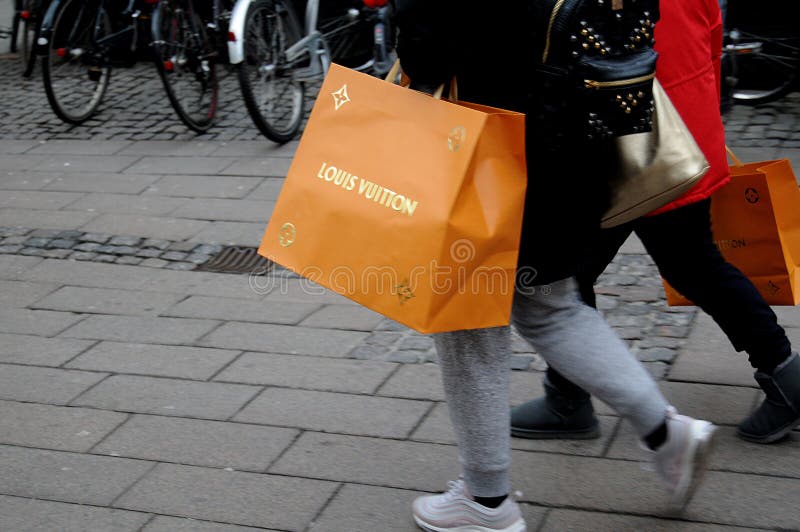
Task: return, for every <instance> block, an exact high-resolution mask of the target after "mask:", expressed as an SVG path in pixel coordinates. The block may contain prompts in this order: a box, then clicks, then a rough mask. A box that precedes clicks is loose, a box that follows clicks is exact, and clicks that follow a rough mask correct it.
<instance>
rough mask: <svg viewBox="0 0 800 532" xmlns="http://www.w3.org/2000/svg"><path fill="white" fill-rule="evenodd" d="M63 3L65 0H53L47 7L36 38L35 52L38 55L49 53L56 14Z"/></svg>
mask: <svg viewBox="0 0 800 532" xmlns="http://www.w3.org/2000/svg"><path fill="white" fill-rule="evenodd" d="M63 3H64V0H53V1H52V2H50V5H49V6H48V7H47V11H46V12H45V14H44V17H43V18H42V23H41V25H40V26H39V38H38V39H36V44H35V45H34V53H35V54H36V55H47V45H48V44H50V36H51V35H52V33H53V25H54V24H55V23H56V16H57V14H58V11H59V9H60V8H61V4H63Z"/></svg>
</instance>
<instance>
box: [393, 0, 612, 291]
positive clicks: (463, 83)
mask: <svg viewBox="0 0 800 532" xmlns="http://www.w3.org/2000/svg"><path fill="white" fill-rule="evenodd" d="M532 7H535V6H532V0H529V1H525V2H523V1H520V0H509V1H507V2H497V3H494V2H475V1H474V0H467V1H455V0H395V10H396V24H397V27H398V30H399V39H398V48H397V52H398V55H399V57H400V62H401V64H402V67H403V70H404V72H406V74H408V76H409V77H410V78H411V79H412V81H414V82H415V83H416V84H418V85H422V86H437V85H439V84H441V83H442V82H444V81H445V80H448V79H451V78H452V76H456V78H457V79H458V89H459V98H460V99H462V100H464V101H470V102H474V103H480V104H484V105H490V106H494V107H502V108H505V109H510V110H514V111H520V112H523V113H526V124H527V126H526V127H527V133H526V146H527V149H526V153H527V159H528V192H527V197H526V207H525V217H524V222H523V230H522V242H521V245H520V258H519V263H520V266H528V267H530V268H533V269H534V270H535V271H536V272H537V275H536V277H535V279H534V284H547V283H550V282H553V281H557V280H560V279H564V278H566V277H570V276H573V275H574V274H575V273H576V271H577V268H578V265H579V263H580V261H581V260H582V259H583V258H584V257H585V256H586V254H587V252H588V247H589V245H590V244H591V242H592V241H593V240H594V239H595V238H596V236H597V232H598V231H599V225H600V218H601V215H602V213H604V212H605V211H606V209H607V208H608V205H609V189H608V185H607V183H608V178H607V176H606V175H604V172H606V171H607V170H608V169H609V168H610V166H611V164H610V162H611V156H612V154H613V152H612V151H611V150H612V146H611V145H610V144H599V145H598V144H594V145H589V144H585V143H582V142H580V141H579V140H576V141H574V142H571V143H570V144H568V145H567V146H563V145H562V146H560V147H559V148H554V147H552V146H549V145H548V146H549V147H547V148H545V147H544V146H545V145H546V144H547V143H546V141H547V140H548V139H547V137H548V135H547V133H545V131H546V130H547V128H545V127H543V125H544V124H542V123H541V122H540V121H539V116H540V115H539V112H538V109H539V105H540V102H541V94H542V93H541V88H540V87H536V86H535V84H534V83H533V81H532V80H533V79H534V78H533V75H532V74H533V69H532V68H531V65H532V64H533V61H534V60H533V54H534V51H535V49H536V44H537V43H538V42H539V40H543V35H541V34H540V33H541V32H536V31H534V30H532V28H534V27H535V25H534V24H533V23H532V16H533V13H532V12H531V9H532Z"/></svg>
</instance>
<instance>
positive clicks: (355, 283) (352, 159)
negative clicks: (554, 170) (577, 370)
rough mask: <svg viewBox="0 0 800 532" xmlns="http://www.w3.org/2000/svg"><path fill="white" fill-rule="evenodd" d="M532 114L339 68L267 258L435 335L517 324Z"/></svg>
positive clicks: (283, 199) (269, 238) (300, 151)
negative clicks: (527, 131) (446, 97)
mask: <svg viewBox="0 0 800 532" xmlns="http://www.w3.org/2000/svg"><path fill="white" fill-rule="evenodd" d="M525 185H526V169H525V146H524V117H523V115H522V114H519V113H514V112H510V111H504V110H501V109H494V108H490V107H484V106H480V105H474V104H469V103H463V102H458V103H452V102H448V101H443V100H438V99H435V98H432V97H430V96H427V95H425V94H422V93H419V92H416V91H412V90H409V89H406V88H403V87H400V86H398V85H394V84H392V83H388V82H386V81H383V80H380V79H377V78H374V77H371V76H367V75H365V74H360V73H358V72H355V71H353V70H350V69H347V68H344V67H340V66H337V65H332V66H331V68H330V71H329V72H328V75H327V76H326V78H325V81H324V83H323V85H322V88H321V89H320V92H319V96H318V98H317V101H316V104H315V105H314V109H313V110H312V112H311V116H310V118H309V121H308V125H307V126H306V129H305V132H304V133H303V137H302V139H301V140H300V144H299V146H298V148H297V152H296V155H295V158H294V160H293V161H292V165H291V168H290V169H289V173H288V175H287V177H286V182H285V183H284V186H283V189H282V191H281V194H280V196H279V198H278V202H277V204H276V206H275V209H274V211H273V213H272V217H271V219H270V221H269V225H268V227H267V230H266V233H265V234H264V238H263V240H262V242H261V246H260V247H259V250H258V252H259V253H260V254H261V255H263V256H265V257H267V258H268V259H271V260H273V261H275V262H277V263H278V264H281V265H283V266H285V267H286V268H288V269H290V270H293V271H295V272H297V273H299V274H300V275H301V276H303V277H306V278H308V279H310V280H312V281H315V282H317V283H319V284H321V285H323V286H325V287H326V288H329V289H331V290H333V291H335V292H338V293H340V294H342V295H345V296H347V297H349V298H350V299H353V300H354V301H356V302H358V303H360V304H362V305H364V306H366V307H368V308H370V309H372V310H375V311H377V312H379V313H381V314H383V315H385V316H388V317H389V318H392V319H394V320H396V321H398V322H400V323H403V324H405V325H407V326H409V327H412V328H413V329H416V330H417V331H420V332H423V333H432V332H443V331H451V330H458V329H472V328H480V327H494V326H500V325H507V324H508V323H509V318H510V313H511V301H512V297H513V294H514V274H515V268H516V263H517V254H518V251H519V238H520V231H521V226H522V212H523V206H524V198H525Z"/></svg>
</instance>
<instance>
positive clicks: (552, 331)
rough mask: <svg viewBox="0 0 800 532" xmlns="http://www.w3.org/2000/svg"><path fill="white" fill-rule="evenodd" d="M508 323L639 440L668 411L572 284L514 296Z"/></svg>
mask: <svg viewBox="0 0 800 532" xmlns="http://www.w3.org/2000/svg"><path fill="white" fill-rule="evenodd" d="M512 320H513V323H514V325H515V326H516V328H517V330H518V331H519V332H520V334H521V335H522V336H523V337H524V338H525V339H526V340H527V341H528V342H529V343H530V344H531V345H532V346H533V347H534V349H536V351H537V352H538V353H539V354H540V355H541V356H542V357H543V358H544V359H545V360H546V361H547V363H548V364H549V365H550V366H552V367H553V368H555V369H556V371H558V372H559V373H561V374H562V375H564V376H565V377H566V378H567V379H569V380H570V381H572V382H574V383H575V384H577V385H578V386H580V387H581V388H583V389H584V390H587V391H588V392H589V393H591V394H592V395H595V396H597V397H598V398H599V399H601V400H602V401H604V402H606V403H607V404H609V405H610V406H611V407H612V408H614V409H615V410H616V411H617V412H619V413H620V415H622V416H624V417H626V418H628V419H630V421H631V423H632V424H633V426H634V428H635V429H636V432H637V433H638V434H639V436H640V437H645V436H646V435H648V434H650V433H651V432H653V431H654V430H656V429H657V428H658V427H659V426H660V425H661V424H662V423H663V422H664V414H665V412H666V411H667V408H668V407H669V404H668V403H667V401H666V399H664V396H663V395H662V394H661V391H660V390H659V389H658V386H657V385H656V383H655V381H654V380H653V378H652V377H651V376H650V374H649V373H648V372H647V370H645V369H644V367H642V365H641V364H640V363H639V361H638V360H636V358H635V357H634V356H633V355H632V354H631V353H630V351H628V348H627V346H626V345H625V344H624V342H623V341H622V340H621V339H620V338H619V337H618V336H617V335H616V334H614V332H613V331H612V329H611V327H610V326H609V325H608V324H607V323H606V321H605V320H604V319H603V317H602V316H601V315H600V314H599V313H598V312H597V311H596V310H595V309H593V308H591V307H589V306H587V305H586V304H584V303H583V302H581V300H580V299H579V298H578V292H577V286H576V283H575V281H574V280H573V279H566V280H563V281H558V282H556V283H552V284H551V285H548V286H547V287H539V288H538V289H537V291H536V293H534V294H530V295H526V294H524V293H521V292H520V293H517V295H516V297H515V298H514V306H513V312H512Z"/></svg>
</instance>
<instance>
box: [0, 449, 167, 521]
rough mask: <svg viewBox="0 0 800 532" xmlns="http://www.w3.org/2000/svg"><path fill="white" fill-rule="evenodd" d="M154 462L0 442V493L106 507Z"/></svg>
mask: <svg viewBox="0 0 800 532" xmlns="http://www.w3.org/2000/svg"><path fill="white" fill-rule="evenodd" d="M153 465H154V464H153V463H151V462H145V461H142V460H128V459H126V458H112V457H108V456H93V455H88V454H78V453H68V452H61V451H42V450H39V449H27V448H25V447H12V446H7V445H0V494H4V495H17V496H21V497H33V498H39V499H50V500H57V501H62V502H76V503H81V504H93V505H100V506H108V505H110V504H111V503H112V502H113V501H114V499H116V498H117V497H119V496H120V495H122V493H124V492H125V490H127V489H128V488H129V487H130V486H131V485H132V484H133V483H134V482H136V481H137V480H138V479H139V478H141V477H142V475H144V474H145V473H146V472H147V471H149V470H150V469H151V468H152V467H153Z"/></svg>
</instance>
